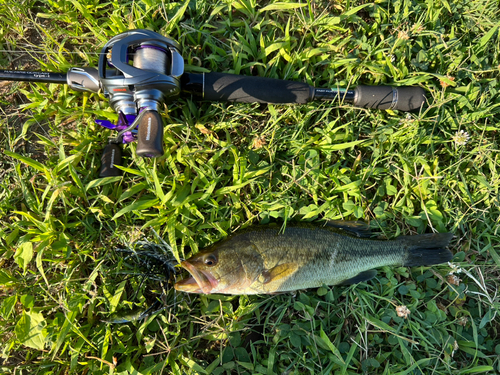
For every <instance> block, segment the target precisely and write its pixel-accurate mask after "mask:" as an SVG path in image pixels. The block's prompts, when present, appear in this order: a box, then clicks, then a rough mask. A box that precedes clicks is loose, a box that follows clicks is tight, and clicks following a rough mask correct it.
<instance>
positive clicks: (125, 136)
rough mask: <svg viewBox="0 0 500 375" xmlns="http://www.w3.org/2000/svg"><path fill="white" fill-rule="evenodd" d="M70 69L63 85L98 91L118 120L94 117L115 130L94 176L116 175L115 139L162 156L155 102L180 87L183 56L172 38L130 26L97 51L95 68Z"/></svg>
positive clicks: (170, 97) (169, 96)
mask: <svg viewBox="0 0 500 375" xmlns="http://www.w3.org/2000/svg"><path fill="white" fill-rule="evenodd" d="M95 73H96V71H95V69H92V68H85V69H81V68H72V69H70V70H69V72H68V83H69V85H70V86H71V87H72V88H73V89H75V90H80V91H82V90H85V91H92V92H96V91H98V90H99V89H102V90H103V92H104V95H105V96H106V97H108V98H109V104H110V106H111V108H113V109H114V110H115V111H116V112H117V113H118V117H119V119H118V123H117V124H112V123H111V122H109V121H105V120H97V121H96V122H97V123H98V124H99V125H102V126H104V127H106V128H109V129H114V130H118V131H119V133H118V135H117V136H115V137H113V138H111V139H110V143H109V144H108V146H106V148H105V149H104V152H103V156H102V159H101V162H102V165H101V171H100V173H99V176H100V177H109V176H118V175H120V174H121V170H119V169H117V168H114V166H115V165H116V164H118V165H120V164H121V163H120V158H121V149H120V147H119V146H118V145H119V144H120V143H129V142H132V141H134V140H137V155H139V156H142V157H149V158H155V157H158V156H161V155H163V120H162V118H161V115H160V114H159V113H158V112H159V110H160V108H161V105H162V104H163V103H165V102H168V101H171V100H173V99H175V98H176V97H177V96H178V95H179V93H180V91H181V83H180V78H181V76H182V74H183V73H184V60H183V58H182V56H181V54H180V46H179V44H178V43H177V42H175V41H173V40H171V39H169V38H165V37H163V36H161V35H159V34H157V33H155V32H152V31H149V30H133V31H128V32H125V33H122V34H119V35H117V36H115V37H113V38H112V39H111V40H110V41H109V42H108V43H106V45H105V46H104V47H103V49H102V51H101V55H100V58H99V69H98V71H97V77H96V74H95Z"/></svg>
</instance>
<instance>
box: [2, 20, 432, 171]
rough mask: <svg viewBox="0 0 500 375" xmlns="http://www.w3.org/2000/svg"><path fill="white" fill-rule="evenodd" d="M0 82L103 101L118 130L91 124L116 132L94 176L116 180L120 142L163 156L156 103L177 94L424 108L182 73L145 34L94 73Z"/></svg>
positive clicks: (267, 81)
mask: <svg viewBox="0 0 500 375" xmlns="http://www.w3.org/2000/svg"><path fill="white" fill-rule="evenodd" d="M0 80H9V81H28V82H46V83H61V84H68V85H69V86H70V87H71V88H72V89H73V90H76V91H89V92H98V91H99V90H102V91H103V92H104V95H105V96H106V97H108V98H109V103H110V105H111V107H112V108H113V109H114V110H115V111H116V112H117V113H118V123H117V124H112V123H111V122H109V121H105V120H97V121H96V122H97V123H98V124H100V125H102V126H104V127H106V128H109V129H113V130H117V131H118V134H117V135H116V136H115V137H113V138H111V139H110V143H109V144H108V145H107V146H106V148H105V149H104V153H103V155H102V158H101V161H102V165H101V170H100V173H99V177H110V176H120V175H121V172H122V171H121V170H120V169H118V168H116V166H117V165H121V148H120V146H119V144H120V143H129V142H133V141H135V140H137V154H138V155H139V156H142V157H150V158H154V157H158V156H161V155H163V120H162V118H161V116H160V114H159V111H160V109H161V106H162V104H163V103H167V102H169V101H172V100H173V99H175V98H177V97H178V96H179V94H180V93H181V92H182V93H183V94H188V95H192V96H193V98H198V99H201V100H206V101H217V102H220V101H229V102H239V103H277V104H286V103H290V104H291V103H294V104H304V103H307V102H309V101H313V100H320V101H336V100H339V101H341V102H343V103H352V104H353V105H354V106H355V107H360V108H375V109H394V110H400V111H418V110H420V109H421V108H422V106H423V105H424V103H425V92H424V90H423V89H422V88H421V87H404V86H403V87H402V86H399V87H391V86H357V87H356V88H352V89H344V88H335V89H333V88H316V87H313V86H310V85H309V84H307V83H305V82H293V81H286V80H281V79H274V78H265V77H248V76H241V75H235V74H228V73H216V72H210V73H201V74H200V73H184V60H183V58H182V56H181V54H180V46H179V45H178V43H177V42H175V41H173V40H171V39H169V38H166V37H164V36H161V35H160V34H157V33H155V32H153V31H149V30H132V31H127V32H124V33H122V34H119V35H116V36H115V37H113V38H112V39H111V40H110V41H109V42H108V43H106V45H105V46H104V48H103V49H102V52H101V55H100V58H99V66H98V69H95V68H71V69H70V70H69V71H68V72H67V73H55V72H28V71H19V70H0Z"/></svg>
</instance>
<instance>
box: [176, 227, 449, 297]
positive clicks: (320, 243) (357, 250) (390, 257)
mask: <svg viewBox="0 0 500 375" xmlns="http://www.w3.org/2000/svg"><path fill="white" fill-rule="evenodd" d="M369 235H370V232H369V231H368V230H367V227H366V226H363V225H361V224H359V223H357V222H355V223H352V222H333V223H330V225H326V226H318V225H314V224H309V223H299V224H289V225H288V226H287V227H286V229H285V230H284V232H283V231H280V227H278V226H276V225H270V226H254V227H250V228H248V229H246V230H243V231H240V232H237V233H236V234H234V235H232V236H230V237H229V238H228V239H226V240H224V241H221V242H218V243H216V244H214V245H212V246H211V247H209V248H207V249H204V250H202V251H201V252H200V253H199V254H196V255H195V256H193V257H191V258H190V259H188V260H187V261H184V262H182V263H181V265H182V266H183V267H184V268H185V269H187V270H188V271H189V272H190V273H191V275H192V277H191V278H188V279H185V280H181V281H180V282H178V283H176V285H175V288H176V289H177V290H181V291H186V292H191V293H225V294H261V293H263V294H266V293H277V292H288V291H294V290H298V289H307V288H315V287H320V286H322V285H337V284H352V283H356V282H360V281H366V280H369V279H371V278H373V277H374V276H375V275H376V271H374V269H375V268H378V267H382V266H397V265H398V266H403V265H407V266H417V265H433V264H439V263H443V262H446V261H449V260H450V259H451V258H452V254H451V252H450V251H449V250H448V249H446V246H447V245H448V243H449V241H450V240H451V238H452V237H453V234H451V233H433V234H422V235H415V236H400V237H398V238H396V239H393V240H377V239H372V238H368V236H369ZM207 260H208V262H207Z"/></svg>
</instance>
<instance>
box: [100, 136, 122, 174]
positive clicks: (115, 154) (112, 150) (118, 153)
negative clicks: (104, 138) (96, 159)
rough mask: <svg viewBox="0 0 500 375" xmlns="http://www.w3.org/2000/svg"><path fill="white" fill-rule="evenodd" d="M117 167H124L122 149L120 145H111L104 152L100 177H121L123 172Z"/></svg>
mask: <svg viewBox="0 0 500 375" xmlns="http://www.w3.org/2000/svg"><path fill="white" fill-rule="evenodd" d="M117 165H122V149H121V148H120V146H119V145H118V144H116V143H110V144H108V145H107V146H106V147H105V148H104V151H103V152H102V156H101V170H100V171H99V177H100V178H103V177H115V176H121V175H122V174H123V171H122V170H121V169H118V168H116V166H117Z"/></svg>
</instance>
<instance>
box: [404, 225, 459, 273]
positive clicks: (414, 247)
mask: <svg viewBox="0 0 500 375" xmlns="http://www.w3.org/2000/svg"><path fill="white" fill-rule="evenodd" d="M452 238H453V233H429V234H420V235H417V236H402V237H399V238H398V239H401V240H402V241H404V242H405V247H407V249H408V253H407V255H406V260H405V262H404V266H406V267H416V266H431V265H433V264H440V263H445V262H448V261H450V260H451V258H453V254H452V253H451V251H450V250H448V249H447V248H446V246H448V244H449V242H450V241H451V239H452Z"/></svg>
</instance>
